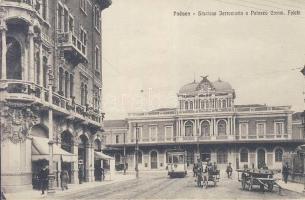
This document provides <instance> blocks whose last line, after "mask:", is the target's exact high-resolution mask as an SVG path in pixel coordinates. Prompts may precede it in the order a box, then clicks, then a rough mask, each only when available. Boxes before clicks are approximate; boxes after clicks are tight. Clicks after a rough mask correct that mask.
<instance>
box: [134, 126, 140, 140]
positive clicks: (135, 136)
mask: <svg viewBox="0 0 305 200" xmlns="http://www.w3.org/2000/svg"><path fill="white" fill-rule="evenodd" d="M141 138H142V127H138V141H140V140H141ZM136 139H137V128H136V127H134V140H136Z"/></svg>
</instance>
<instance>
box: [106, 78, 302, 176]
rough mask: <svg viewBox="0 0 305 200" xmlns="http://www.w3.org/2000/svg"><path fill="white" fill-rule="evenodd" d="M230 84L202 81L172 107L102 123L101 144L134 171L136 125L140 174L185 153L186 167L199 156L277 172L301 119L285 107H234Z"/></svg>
mask: <svg viewBox="0 0 305 200" xmlns="http://www.w3.org/2000/svg"><path fill="white" fill-rule="evenodd" d="M235 99H236V94H235V90H234V89H233V88H232V86H231V85H230V83H228V82H225V81H223V80H220V79H219V80H216V81H210V80H209V79H208V78H207V77H202V80H201V81H200V82H196V81H194V82H191V83H188V84H186V85H184V86H182V87H181V89H180V90H179V91H178V93H177V102H178V105H177V107H176V108H160V109H156V110H152V111H150V112H141V113H130V114H129V115H128V117H127V118H126V119H122V120H109V121H105V132H104V133H103V135H104V140H105V144H106V146H107V148H108V149H109V153H111V154H112V155H113V156H114V157H115V160H116V163H117V164H120V163H123V162H124V147H125V150H126V162H127V164H128V169H129V170H134V169H135V143H136V127H138V133H139V134H138V143H139V158H138V165H139V170H164V169H165V168H166V163H167V151H169V150H170V149H177V148H179V149H182V150H183V151H186V152H187V159H186V160H187V164H188V166H189V169H191V168H192V165H193V163H194V162H196V160H197V159H198V158H201V159H202V160H205V159H207V158H208V159H210V160H211V162H216V163H217V165H218V168H220V169H221V170H224V169H225V168H226V166H227V165H228V163H232V166H233V168H234V169H236V168H243V167H249V168H252V167H255V168H257V167H260V166H261V165H263V164H266V165H267V166H268V168H269V169H281V167H282V159H283V155H285V154H288V153H291V152H293V151H294V150H295V149H296V147H297V146H298V145H300V144H304V142H305V138H304V124H302V119H301V115H300V113H298V112H294V111H292V110H291V107H290V106H268V105H258V104H251V105H236V104H235Z"/></svg>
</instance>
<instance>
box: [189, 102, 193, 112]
mask: <svg viewBox="0 0 305 200" xmlns="http://www.w3.org/2000/svg"><path fill="white" fill-rule="evenodd" d="M190 110H193V102H192V101H191V102H190Z"/></svg>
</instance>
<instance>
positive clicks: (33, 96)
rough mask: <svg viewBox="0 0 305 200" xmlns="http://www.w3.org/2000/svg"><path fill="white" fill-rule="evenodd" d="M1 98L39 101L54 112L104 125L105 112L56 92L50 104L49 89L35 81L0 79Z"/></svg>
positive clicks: (93, 124)
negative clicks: (92, 108)
mask: <svg viewBox="0 0 305 200" xmlns="http://www.w3.org/2000/svg"><path fill="white" fill-rule="evenodd" d="M0 99H1V100H6V101H23V102H28V103H37V104H39V105H41V106H42V107H45V108H48V107H51V108H52V109H53V110H54V112H56V113H58V114H61V115H65V116H70V117H75V118H77V119H78V120H79V121H81V122H88V124H89V125H92V126H95V127H102V125H103V124H102V121H103V114H102V113H99V112H96V111H94V110H93V111H92V110H88V108H86V107H85V106H82V105H79V104H77V103H75V102H73V101H71V100H70V99H67V98H65V97H63V96H61V95H59V94H57V93H55V92H53V93H52V105H50V103H49V101H48V99H49V90H48V89H47V88H44V87H41V86H39V85H37V84H35V83H32V82H27V81H23V80H0Z"/></svg>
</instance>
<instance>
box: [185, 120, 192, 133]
mask: <svg viewBox="0 0 305 200" xmlns="http://www.w3.org/2000/svg"><path fill="white" fill-rule="evenodd" d="M185 136H193V123H192V122H191V121H187V122H186V123H185Z"/></svg>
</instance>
